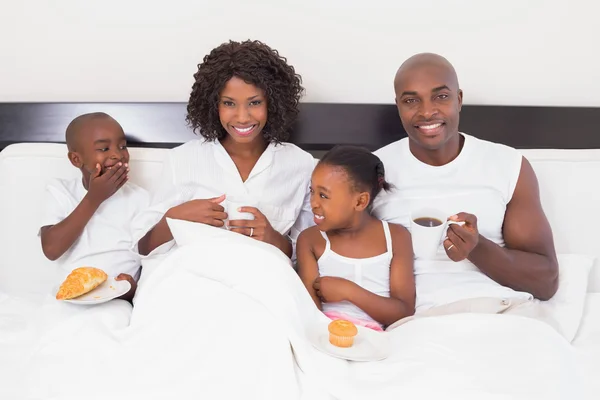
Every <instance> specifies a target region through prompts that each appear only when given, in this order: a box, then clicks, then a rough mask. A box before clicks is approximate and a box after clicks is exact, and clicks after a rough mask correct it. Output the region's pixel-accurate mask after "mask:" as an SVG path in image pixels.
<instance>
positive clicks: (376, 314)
mask: <svg viewBox="0 0 600 400" xmlns="http://www.w3.org/2000/svg"><path fill="white" fill-rule="evenodd" d="M389 225H390V233H391V235H392V251H393V257H392V262H391V265H390V297H382V296H379V295H377V294H375V293H372V292H369V291H367V290H365V289H363V288H362V287H360V286H358V285H356V284H354V283H352V282H350V285H349V287H348V293H347V299H346V300H348V301H350V302H352V303H353V304H354V305H356V306H357V307H358V308H360V309H361V310H363V311H364V312H366V313H367V314H369V315H370V316H371V318H373V319H374V320H376V321H377V322H379V323H380V324H383V325H385V326H388V325H391V324H393V323H394V322H396V321H398V320H400V319H402V318H405V317H408V316H411V315H413V314H414V313H415V296H416V294H415V292H416V289H415V275H414V271H413V249H412V241H411V237H410V233H409V232H408V231H407V230H406V229H405V228H404V227H402V226H400V225H396V224H389Z"/></svg>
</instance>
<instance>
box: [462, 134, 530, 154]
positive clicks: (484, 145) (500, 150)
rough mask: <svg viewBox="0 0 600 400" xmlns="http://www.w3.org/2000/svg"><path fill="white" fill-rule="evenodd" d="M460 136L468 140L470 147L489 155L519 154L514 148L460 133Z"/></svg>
mask: <svg viewBox="0 0 600 400" xmlns="http://www.w3.org/2000/svg"><path fill="white" fill-rule="evenodd" d="M461 135H463V136H464V137H465V138H467V140H469V141H470V142H471V143H472V144H473V146H472V147H477V148H478V150H479V151H482V152H491V153H496V154H516V153H519V151H518V150H517V149H515V148H514V147H511V146H508V145H506V144H503V143H500V142H492V141H490V140H486V139H480V138H478V137H475V136H472V135H468V134H466V133H462V132H461Z"/></svg>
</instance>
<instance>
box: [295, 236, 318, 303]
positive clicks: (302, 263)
mask: <svg viewBox="0 0 600 400" xmlns="http://www.w3.org/2000/svg"><path fill="white" fill-rule="evenodd" d="M315 233H317V232H316V231H315V230H314V229H307V230H305V231H304V232H302V233H301V234H300V236H298V241H297V244H296V255H297V257H298V275H299V276H300V279H301V280H302V283H304V286H306V290H308V293H309V294H310V297H312V299H313V301H314V302H315V304H316V305H317V308H318V309H319V310H321V309H322V306H321V300H319V297H318V296H317V292H316V290H315V289H314V288H313V283H314V281H315V279H317V278H318V277H319V265H318V264H317V258H316V257H315V254H314V252H313V249H312V245H311V236H312V235H314V234H315Z"/></svg>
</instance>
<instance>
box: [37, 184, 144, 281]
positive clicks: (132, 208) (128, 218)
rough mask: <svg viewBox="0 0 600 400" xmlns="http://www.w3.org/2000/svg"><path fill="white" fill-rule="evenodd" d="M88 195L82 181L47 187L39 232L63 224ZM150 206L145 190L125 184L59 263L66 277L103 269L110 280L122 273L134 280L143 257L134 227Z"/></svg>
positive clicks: (100, 210) (104, 204) (103, 204)
mask: <svg viewBox="0 0 600 400" xmlns="http://www.w3.org/2000/svg"><path fill="white" fill-rule="evenodd" d="M86 194H87V190H86V189H85V188H84V187H83V183H82V179H81V178H77V179H72V180H64V179H56V180H53V181H52V182H50V183H49V184H48V186H47V187H46V198H45V201H44V208H45V210H44V212H43V219H42V221H40V228H41V227H43V226H48V225H55V224H57V223H59V222H61V221H62V220H64V219H65V218H66V217H67V216H69V214H71V212H72V211H73V210H74V209H75V208H76V207H77V206H78V205H79V203H80V202H81V200H82V199H83V197H84V196H85V195H86ZM148 204H149V195H148V193H147V192H146V190H144V189H142V188H141V187H139V186H136V185H134V184H132V183H130V182H128V183H126V184H125V185H124V186H123V187H122V188H121V189H119V190H118V191H117V192H116V193H115V194H113V195H112V196H111V197H109V198H108V199H106V200H105V201H104V202H103V203H102V204H101V205H100V207H98V210H96V212H95V213H94V215H93V216H92V218H91V219H90V220H89V222H88V223H87V225H86V227H85V228H84V230H83V232H82V233H81V235H80V236H79V238H78V239H77V240H76V241H75V243H73V245H72V246H71V248H70V249H69V250H67V251H66V252H65V253H64V254H63V255H62V256H61V257H60V258H59V259H58V260H56V262H57V263H59V265H60V266H61V267H62V268H64V269H65V272H66V273H68V272H70V271H72V270H73V269H75V268H78V267H83V266H90V267H95V268H99V269H102V270H103V271H104V272H106V273H107V274H108V275H109V276H117V275H119V274H120V273H125V274H129V275H131V276H132V277H133V276H135V274H136V273H137V271H138V269H139V267H140V256H139V255H138V253H137V243H134V242H133V240H132V229H131V224H132V221H133V219H134V218H135V217H136V216H137V215H138V214H140V213H141V212H142V211H143V210H144V209H145V208H146V207H148Z"/></svg>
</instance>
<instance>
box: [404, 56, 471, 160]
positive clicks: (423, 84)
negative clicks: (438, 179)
mask: <svg viewBox="0 0 600 400" xmlns="http://www.w3.org/2000/svg"><path fill="white" fill-rule="evenodd" d="M394 91H395V92H396V105H397V106H398V113H399V114H400V119H401V120H402V126H403V127H404V130H405V131H406V134H407V135H408V137H409V138H410V139H411V140H410V145H411V151H413V154H415V153H420V155H421V159H424V155H425V154H428V155H429V156H430V155H432V154H437V153H439V152H440V151H442V152H445V151H446V150H447V149H448V147H447V146H448V145H450V146H451V147H452V149H451V152H453V151H454V150H455V149H456V148H458V146H459V142H460V136H459V133H458V124H459V119H460V117H459V114H460V110H461V107H462V90H460V88H459V86H458V78H457V77H456V71H455V70H454V67H453V66H452V64H450V62H448V60H446V59H445V58H444V57H442V56H439V55H437V54H432V53H421V54H417V55H414V56H412V57H410V58H409V59H408V60H406V61H405V62H404V63H402V65H401V66H400V68H398V72H397V73H396V77H395V79H394ZM444 149H446V150H444ZM440 154H441V153H440ZM436 157H437V156H436ZM432 165H433V164H432Z"/></svg>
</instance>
